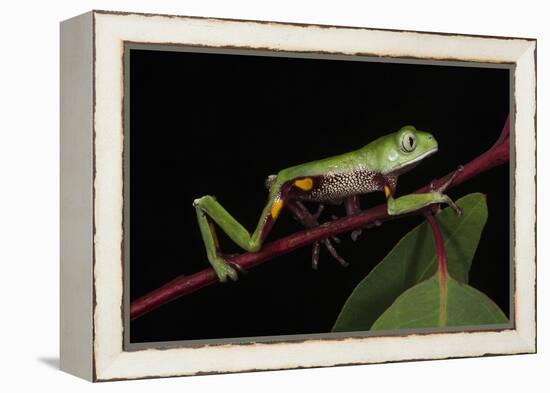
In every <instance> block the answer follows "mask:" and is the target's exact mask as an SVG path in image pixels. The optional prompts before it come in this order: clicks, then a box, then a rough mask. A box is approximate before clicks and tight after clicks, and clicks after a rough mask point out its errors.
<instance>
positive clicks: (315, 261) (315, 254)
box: [311, 239, 349, 270]
mask: <svg viewBox="0 0 550 393" xmlns="http://www.w3.org/2000/svg"><path fill="white" fill-rule="evenodd" d="M321 242H322V243H323V244H324V245H325V247H326V248H327V251H328V252H329V253H330V255H331V256H332V257H333V258H334V259H336V260H337V261H338V263H339V264H340V266H342V267H348V266H349V263H347V262H346V260H345V259H344V258H342V257H341V256H340V255H339V254H338V252H337V251H336V249H335V248H334V246H333V245H332V242H331V241H330V239H323V240H321ZM319 249H320V245H319V242H315V243H314V244H313V250H312V253H311V267H312V269H313V270H317V267H318V266H319Z"/></svg>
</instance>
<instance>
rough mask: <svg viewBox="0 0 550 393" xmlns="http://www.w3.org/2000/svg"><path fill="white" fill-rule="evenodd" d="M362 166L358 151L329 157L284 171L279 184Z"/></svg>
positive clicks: (279, 178)
mask: <svg viewBox="0 0 550 393" xmlns="http://www.w3.org/2000/svg"><path fill="white" fill-rule="evenodd" d="M360 165H361V160H360V158H359V153H358V152H357V151H354V152H350V153H344V154H340V155H337V156H332V157H327V158H323V159H320V160H316V161H311V162H307V163H304V164H299V165H295V166H292V167H289V168H286V169H283V170H282V171H280V172H279V173H278V174H277V181H278V183H281V184H282V183H284V182H288V181H292V180H295V179H298V178H303V177H308V176H313V177H315V176H321V175H331V174H337V173H345V172H350V171H354V170H356V169H357V167H358V166H360Z"/></svg>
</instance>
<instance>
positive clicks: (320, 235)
mask: <svg viewBox="0 0 550 393" xmlns="http://www.w3.org/2000/svg"><path fill="white" fill-rule="evenodd" d="M509 130H510V128H509V119H506V123H505V125H504V127H503V129H502V132H501V135H500V137H499V139H498V140H497V143H495V145H493V147H491V148H490V149H489V150H487V151H486V152H485V153H483V154H481V155H480V156H478V157H476V158H475V159H473V160H472V161H470V162H469V163H468V164H466V165H464V169H463V170H462V172H460V173H459V174H458V175H457V176H456V177H455V179H454V180H453V181H452V183H451V184H449V186H448V188H451V187H454V186H456V185H458V184H461V183H463V182H465V181H466V180H468V179H470V178H472V177H474V176H477V175H479V174H480V173H482V172H485V171H487V170H489V169H491V168H493V167H495V166H498V165H502V164H504V163H506V162H508V159H509ZM451 175H452V173H450V174H448V175H447V176H444V177H442V178H440V179H438V180H436V181H434V182H433V186H435V187H437V186H439V185H441V184H443V183H444V182H445V180H446V179H448V178H449V176H451ZM429 189H430V185H429V184H428V185H426V186H424V187H422V188H420V189H418V190H417V191H416V192H427V191H429ZM390 218H395V216H393V217H389V216H388V214H387V212H386V205H385V204H381V205H379V206H376V207H373V208H371V209H366V210H363V211H362V212H361V213H358V214H356V215H352V216H347V217H343V218H340V219H338V220H335V221H331V222H329V223H326V224H323V225H321V226H319V227H316V228H312V229H306V230H304V231H301V232H297V233H295V234H293V235H290V236H287V237H284V238H282V239H279V240H276V241H273V242H271V243H269V244H265V245H263V247H262V249H261V250H260V251H258V252H255V253H252V252H245V253H243V254H240V255H238V256H235V257H232V258H231V261H232V262H235V263H238V264H239V265H240V266H242V267H243V268H244V269H249V268H251V267H253V266H255V265H257V264H259V263H262V262H265V261H267V260H269V259H273V258H274V257H276V256H279V255H283V254H286V253H289V252H291V251H293V250H295V249H297V248H299V247H304V246H307V245H308V244H312V243H314V242H316V241H318V240H321V239H325V238H328V237H332V236H336V235H338V234H340V233H342V232H349V231H352V230H354V229H357V228H362V227H365V226H366V225H367V224H369V223H374V222H377V221H379V222H382V221H386V220H388V219H390ZM217 282H218V277H217V276H216V273H215V272H214V270H213V269H212V268H207V269H204V270H202V271H200V272H197V273H194V274H192V275H190V276H183V275H181V276H179V277H177V278H175V279H174V280H172V281H170V282H168V283H166V284H164V285H163V286H161V287H160V288H157V289H155V290H153V291H152V292H150V293H148V294H146V295H144V296H142V297H140V298H138V299H136V300H134V301H133V302H132V304H131V306H130V319H136V318H138V317H140V316H142V315H144V314H146V313H148V312H150V311H152V310H154V309H155V308H157V307H160V306H161V305H163V304H166V303H168V302H170V301H172V300H175V299H177V298H179V297H181V296H184V295H188V294H190V293H193V292H195V291H197V290H199V289H201V288H204V287H206V286H208V285H211V284H215V283H217Z"/></svg>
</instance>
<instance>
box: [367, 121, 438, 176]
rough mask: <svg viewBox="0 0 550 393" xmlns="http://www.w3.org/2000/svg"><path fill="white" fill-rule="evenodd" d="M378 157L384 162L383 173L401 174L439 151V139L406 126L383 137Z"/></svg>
mask: <svg viewBox="0 0 550 393" xmlns="http://www.w3.org/2000/svg"><path fill="white" fill-rule="evenodd" d="M380 142H381V143H380V145H381V146H380V148H381V149H379V153H381V154H382V157H380V156H379V157H378V159H379V160H381V161H382V162H383V165H381V167H382V168H381V169H382V173H383V174H397V175H399V174H401V173H404V172H407V171H409V170H411V169H412V168H414V167H415V166H416V165H417V164H418V163H420V161H422V160H423V159H424V158H426V157H428V156H431V155H432V154H434V153H436V152H437V141H436V140H435V138H434V137H433V135H432V134H430V133H428V132H424V131H420V130H417V129H416V128H414V127H413V126H405V127H403V128H401V129H400V130H399V131H397V132H395V133H393V134H390V135H387V136H385V137H382V138H381V140H380Z"/></svg>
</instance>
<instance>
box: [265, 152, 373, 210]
mask: <svg viewBox="0 0 550 393" xmlns="http://www.w3.org/2000/svg"><path fill="white" fill-rule="evenodd" d="M268 185H269V187H270V188H271V192H272V194H273V195H272V197H276V195H279V194H280V193H281V192H283V193H285V194H286V195H287V196H288V197H291V198H296V199H299V200H304V201H316V202H339V201H341V200H342V199H343V198H346V197H348V196H350V195H357V194H363V193H369V192H372V191H376V190H379V189H381V187H382V186H383V185H382V183H381V182H380V181H379V179H378V176H377V174H376V173H375V172H373V171H372V170H370V169H369V168H368V165H367V164H366V162H365V157H364V153H362V152H360V151H355V152H351V153H346V154H341V155H339V156H334V157H329V158H325V159H321V160H318V161H313V162H309V163H306V164H301V165H296V166H293V167H290V168H287V169H283V170H282V171H280V172H279V173H278V174H277V175H276V176H271V177H270V178H268ZM271 185H273V186H271Z"/></svg>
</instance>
